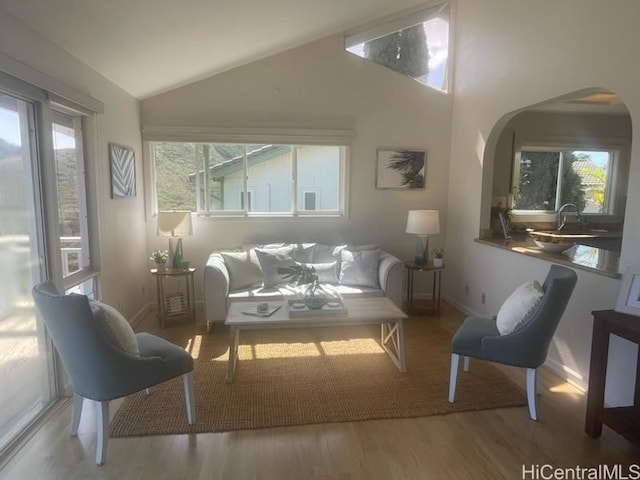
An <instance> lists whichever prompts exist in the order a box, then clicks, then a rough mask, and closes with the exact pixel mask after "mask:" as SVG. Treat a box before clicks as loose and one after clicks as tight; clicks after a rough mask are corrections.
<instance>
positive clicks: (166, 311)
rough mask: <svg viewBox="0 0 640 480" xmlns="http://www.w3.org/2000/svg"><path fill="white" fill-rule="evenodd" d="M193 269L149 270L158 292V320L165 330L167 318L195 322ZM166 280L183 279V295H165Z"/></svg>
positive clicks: (178, 293) (177, 293)
mask: <svg viewBox="0 0 640 480" xmlns="http://www.w3.org/2000/svg"><path fill="white" fill-rule="evenodd" d="M195 271H196V269H195V268H167V269H166V270H158V269H155V268H152V269H151V274H152V275H153V276H154V277H156V287H157V290H158V320H159V321H160V325H161V326H162V328H165V326H166V324H167V320H168V319H169V317H172V318H173V317H180V318H186V319H187V320H188V321H191V322H194V323H195V321H196V302H195V288H194V279H193V277H194V274H195ZM167 278H177V279H180V280H182V279H184V281H185V282H184V285H185V286H184V293H182V292H176V293H167V292H166V291H165V283H166V280H167Z"/></svg>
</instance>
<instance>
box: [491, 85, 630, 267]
mask: <svg viewBox="0 0 640 480" xmlns="http://www.w3.org/2000/svg"><path fill="white" fill-rule="evenodd" d="M631 137H632V126H631V117H630V115H629V111H628V110H627V108H626V106H625V105H624V103H623V101H622V99H621V98H620V97H619V96H618V95H617V94H615V93H614V92H611V91H608V90H604V89H596V88H592V89H587V90H581V91H578V92H573V93H570V94H567V95H564V96H562V97H559V98H555V99H551V100H549V101H547V102H542V103H539V104H536V105H532V106H529V107H525V108H523V109H520V110H517V111H513V112H510V113H508V114H506V115H505V116H504V117H503V118H501V119H500V121H499V122H498V123H497V124H496V126H495V127H494V129H493V130H492V132H491V134H490V136H489V138H488V140H487V148H486V149H485V152H484V165H485V167H486V169H485V171H484V174H483V196H482V198H483V202H482V215H481V218H482V221H481V237H487V236H491V237H493V238H496V237H500V236H502V235H503V227H502V223H501V216H502V217H503V218H504V216H503V215H504V214H507V217H506V218H507V219H508V220H509V222H510V226H509V228H510V231H511V232H512V233H513V232H515V233H518V232H522V234H523V235H524V234H526V233H525V232H526V230H527V229H536V230H540V229H545V230H552V231H557V229H559V228H562V229H564V231H577V230H579V231H589V232H592V231H593V232H597V231H601V232H605V231H606V232H607V235H604V234H603V235H602V236H599V237H597V238H590V239H585V240H580V242H586V243H584V244H591V245H592V246H594V247H597V248H602V249H605V250H607V251H612V252H615V253H617V254H618V255H619V253H620V248H621V243H622V235H623V230H624V211H625V205H626V201H627V183H628V176H629V175H628V174H629V164H630V152H631V141H632V138H631ZM566 205H571V206H570V207H567V206H566ZM563 206H565V207H564V208H563ZM560 211H561V214H560V215H559V212H560ZM565 212H566V213H565ZM501 214H503V215H501ZM576 243H578V242H576Z"/></svg>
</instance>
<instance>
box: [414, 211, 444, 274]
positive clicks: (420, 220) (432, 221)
mask: <svg viewBox="0 0 640 480" xmlns="http://www.w3.org/2000/svg"><path fill="white" fill-rule="evenodd" d="M407 233H410V234H412V235H416V254H415V259H414V260H415V262H416V265H424V264H425V263H427V260H428V259H429V235H433V234H436V233H440V216H439V214H438V211H437V210H409V215H408V216H407Z"/></svg>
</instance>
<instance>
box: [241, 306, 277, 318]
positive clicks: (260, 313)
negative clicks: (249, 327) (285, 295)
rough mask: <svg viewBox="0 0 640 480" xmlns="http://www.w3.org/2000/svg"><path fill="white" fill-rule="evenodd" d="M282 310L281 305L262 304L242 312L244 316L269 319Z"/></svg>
mask: <svg viewBox="0 0 640 480" xmlns="http://www.w3.org/2000/svg"><path fill="white" fill-rule="evenodd" d="M280 308H282V304H280V303H266V302H265V303H261V304H258V305H255V306H251V307H249V308H247V309H245V310H243V311H242V314H243V315H251V316H253V317H260V318H267V317H270V316H271V315H273V314H274V313H275V312H277V311H278V310H280Z"/></svg>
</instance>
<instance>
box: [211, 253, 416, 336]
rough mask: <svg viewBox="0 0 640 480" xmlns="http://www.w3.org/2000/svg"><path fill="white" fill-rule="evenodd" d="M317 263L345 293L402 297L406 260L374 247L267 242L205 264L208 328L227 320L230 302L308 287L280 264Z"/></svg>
mask: <svg viewBox="0 0 640 480" xmlns="http://www.w3.org/2000/svg"><path fill="white" fill-rule="evenodd" d="M291 264H306V265H312V266H314V268H315V270H316V273H317V275H318V277H319V281H320V283H321V284H329V285H331V289H332V290H335V291H338V292H339V293H340V294H341V295H343V296H351V295H357V296H387V297H388V298H389V299H390V300H391V301H393V302H394V303H395V304H396V305H398V306H399V307H402V300H403V279H404V273H403V272H404V268H403V264H402V262H401V261H400V260H399V259H398V258H396V257H394V256H393V255H390V254H389V253H387V252H385V251H383V250H381V249H379V248H377V247H376V246H373V245H360V246H354V245H324V244H319V243H302V244H284V243H278V244H268V245H260V246H245V247H243V248H242V249H237V250H225V251H217V252H213V253H212V254H211V255H210V256H209V259H208V261H207V264H206V265H205V268H204V307H205V309H204V310H205V320H206V323H207V327H209V328H210V327H211V326H212V324H213V323H212V322H224V320H225V318H226V316H227V306H228V304H229V302H230V301H231V300H234V301H235V300H247V301H250V300H254V301H256V300H259V301H270V300H280V299H283V298H286V297H288V296H299V295H300V294H301V292H302V291H303V290H304V288H305V286H298V285H294V284H291V283H288V282H287V281H286V280H285V279H283V278H281V277H279V274H278V271H277V268H278V267H279V266H288V265H291Z"/></svg>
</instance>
